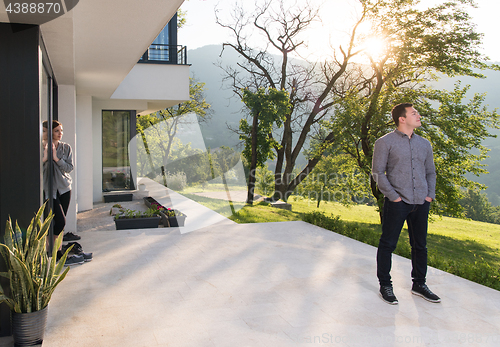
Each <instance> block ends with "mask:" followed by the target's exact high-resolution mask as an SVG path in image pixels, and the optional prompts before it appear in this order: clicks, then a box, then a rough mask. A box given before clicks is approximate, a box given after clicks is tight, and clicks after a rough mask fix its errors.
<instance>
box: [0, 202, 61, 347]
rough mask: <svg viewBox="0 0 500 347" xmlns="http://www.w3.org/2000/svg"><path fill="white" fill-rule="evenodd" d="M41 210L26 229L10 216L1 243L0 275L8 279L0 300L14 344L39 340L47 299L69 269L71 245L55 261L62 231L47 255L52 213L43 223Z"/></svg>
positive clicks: (31, 343) (41, 209)
mask: <svg viewBox="0 0 500 347" xmlns="http://www.w3.org/2000/svg"><path fill="white" fill-rule="evenodd" d="M44 209H45V204H44V205H43V206H42V207H40V209H39V210H38V213H37V214H36V216H35V218H33V219H32V220H31V224H30V225H29V227H28V229H26V230H21V228H20V227H19V225H18V224H17V223H16V224H15V227H13V226H12V221H11V220H10V218H9V220H8V221H7V224H6V228H5V236H4V240H3V242H2V243H0V253H1V254H2V256H3V260H4V262H5V265H6V268H7V272H1V273H0V276H2V277H5V278H7V279H8V280H9V288H8V289H7V290H4V288H2V287H1V286H0V303H1V302H5V303H6V304H7V305H8V306H9V308H10V310H11V314H12V333H13V337H14V343H15V345H16V346H33V345H36V344H40V343H42V341H43V335H44V332H45V324H46V320H47V308H48V304H49V301H50V298H51V297H52V293H53V292H54V290H55V288H56V287H57V285H58V284H59V283H61V281H62V280H63V279H64V278H65V277H66V275H67V273H68V271H69V267H68V268H66V269H64V263H65V262H66V257H67V256H68V253H69V251H70V250H71V247H70V248H68V250H66V252H65V253H64V254H63V256H62V257H61V259H59V262H57V250H58V249H59V247H60V246H61V243H62V237H63V233H61V234H60V235H59V237H58V238H57V240H56V243H55V245H54V248H53V249H52V258H49V256H48V254H47V235H48V231H49V227H50V224H51V222H52V218H53V214H52V211H51V212H49V214H48V216H47V218H45V220H44V221H43V222H42V221H41V220H42V216H43V211H44Z"/></svg>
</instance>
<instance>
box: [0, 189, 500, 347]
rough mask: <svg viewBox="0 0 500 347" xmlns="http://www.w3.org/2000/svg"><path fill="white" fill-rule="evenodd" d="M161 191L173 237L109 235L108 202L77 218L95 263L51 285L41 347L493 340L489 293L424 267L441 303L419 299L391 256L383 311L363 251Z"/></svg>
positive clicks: (301, 228) (496, 340) (496, 295)
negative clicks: (173, 221)
mask: <svg viewBox="0 0 500 347" xmlns="http://www.w3.org/2000/svg"><path fill="white" fill-rule="evenodd" d="M148 188H149V185H148ZM163 189H164V188H163ZM153 190H154V189H153ZM159 192H160V194H159ZM169 193H170V194H168V195H169V198H167V197H166V195H165V196H163V197H161V196H160V195H161V194H162V192H161V190H159V191H155V192H154V194H158V195H157V196H156V197H158V198H157V200H159V201H160V202H161V203H163V204H165V202H166V201H167V200H168V202H172V203H173V205H176V204H177V205H178V204H179V203H183V204H184V209H185V210H186V213H187V214H188V219H187V220H190V221H191V223H192V224H191V225H188V224H186V227H185V228H186V230H184V231H183V230H182V229H183V228H158V229H142V230H114V225H112V219H111V217H110V216H109V214H107V215H106V213H107V212H108V211H109V207H110V206H111V205H112V204H102V205H99V206H98V208H96V209H94V210H92V211H89V212H85V213H81V214H79V228H80V227H82V230H79V233H80V235H81V236H82V240H81V241H80V243H81V244H82V245H83V247H84V249H85V250H86V251H92V252H93V253H94V260H93V261H92V262H89V263H85V264H84V265H77V266H73V267H72V269H71V270H70V272H69V274H68V277H67V278H66V279H65V280H64V281H63V282H62V283H61V284H60V285H59V287H58V288H57V289H56V291H55V293H54V295H53V298H52V301H51V303H50V305H49V314H48V326H47V330H46V335H45V339H44V343H43V346H48V347H56V346H57V347H59V346H93V347H94V346H102V347H114V346H117V347H118V346H120V347H122V346H131V347H141V346H148V347H149V346H174V347H178V346H179V347H180V346H217V347H219V346H231V347H232V346H272V347H275V346H302V345H303V346H309V345H327V346H350V347H353V346H370V347H374V346H384V347H386V346H499V345H500V292H498V291H495V290H493V289H489V288H487V287H484V286H481V285H478V284H475V283H473V282H470V281H467V280H464V279H462V278H459V277H456V276H453V275H450V274H448V273H445V272H442V271H440V270H436V269H433V268H429V274H428V284H429V286H430V288H431V289H432V290H433V291H434V292H436V293H437V294H438V295H440V296H441V298H442V302H441V303H439V304H433V303H430V302H427V301H425V300H423V299H422V298H420V297H416V296H414V295H412V294H411V292H410V287H411V279H410V269H411V264H410V261H409V260H408V259H404V258H402V257H399V256H394V257H393V270H392V275H393V280H394V289H395V294H396V295H397V297H398V299H399V305H395V306H392V305H388V304H386V303H384V302H383V301H382V300H381V299H380V298H379V296H378V284H377V279H376V276H375V254H376V249H375V248H374V247H372V246H369V245H366V244H363V243H361V242H358V241H355V240H352V239H349V238H346V237H344V236H341V235H338V234H335V233H333V232H330V231H327V230H325V229H322V228H319V227H316V226H313V225H310V224H307V223H304V222H284V223H264V224H246V225H243V224H241V225H238V224H235V223H233V222H231V221H229V220H227V219H226V218H224V217H222V216H220V215H217V214H215V213H214V212H212V213H210V212H209V211H206V209H205V208H204V207H203V206H201V205H198V204H196V203H195V202H193V201H190V200H187V199H184V200H183V199H182V197H181V196H178V194H175V193H173V192H171V191H170V192H169ZM152 196H155V195H153V194H152ZM162 199H163V200H162ZM134 204H137V203H136V202H134ZM187 211H189V213H188V212H187ZM196 211H199V214H197V212H196ZM90 217H92V218H90ZM196 220H198V221H196ZM203 223H204V224H205V225H203ZM187 230H189V231H190V232H185V231H187ZM10 345H11V343H8V342H7V343H5V342H4V344H2V343H1V342H0V346H10Z"/></svg>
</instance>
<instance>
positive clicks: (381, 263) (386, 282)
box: [377, 198, 430, 286]
mask: <svg viewBox="0 0 500 347" xmlns="http://www.w3.org/2000/svg"><path fill="white" fill-rule="evenodd" d="M429 207H430V202H427V201H426V202H425V203H424V204H423V205H410V204H407V203H405V202H404V201H400V202H393V201H390V200H389V199H387V198H385V201H384V216H383V221H382V236H381V237H380V242H379V245H378V251H377V277H378V280H379V282H380V285H381V286H390V285H391V283H392V282H391V275H390V271H391V266H392V252H394V250H395V249H396V245H397V243H398V239H399V235H400V234H401V229H402V228H403V225H404V222H405V220H406V223H407V225H408V234H409V236H410V246H411V264H412V271H411V277H412V278H413V282H414V283H425V276H426V275H427V220H428V217H429Z"/></svg>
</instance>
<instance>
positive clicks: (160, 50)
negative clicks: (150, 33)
mask: <svg viewBox="0 0 500 347" xmlns="http://www.w3.org/2000/svg"><path fill="white" fill-rule="evenodd" d="M139 63H151V64H179V65H186V64H187V47H186V46H179V45H177V46H176V45H164V44H157V43H153V44H151V46H149V48H148V50H147V51H146V52H145V53H144V54H143V55H142V57H141V59H139Z"/></svg>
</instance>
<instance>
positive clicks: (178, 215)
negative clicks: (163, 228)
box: [160, 208, 187, 227]
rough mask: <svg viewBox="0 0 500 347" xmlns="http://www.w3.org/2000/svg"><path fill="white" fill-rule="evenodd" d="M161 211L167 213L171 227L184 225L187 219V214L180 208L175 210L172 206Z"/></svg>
mask: <svg viewBox="0 0 500 347" xmlns="http://www.w3.org/2000/svg"><path fill="white" fill-rule="evenodd" d="M160 213H163V214H165V216H166V218H167V219H168V224H169V226H170V227H183V226H184V222H185V221H186V217H187V216H186V215H185V214H184V213H182V212H181V211H179V210H174V209H171V208H167V209H165V210H163V211H160Z"/></svg>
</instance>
